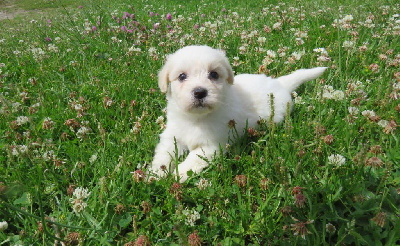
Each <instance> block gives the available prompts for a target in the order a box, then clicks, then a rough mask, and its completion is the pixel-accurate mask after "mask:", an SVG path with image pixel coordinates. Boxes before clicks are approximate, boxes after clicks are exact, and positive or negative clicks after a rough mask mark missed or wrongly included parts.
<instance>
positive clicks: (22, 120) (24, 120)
mask: <svg viewBox="0 0 400 246" xmlns="http://www.w3.org/2000/svg"><path fill="white" fill-rule="evenodd" d="M28 121H29V118H28V117H26V116H18V117H17V125H19V126H22V125H25V124H26V123H28Z"/></svg>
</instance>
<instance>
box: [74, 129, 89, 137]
mask: <svg viewBox="0 0 400 246" xmlns="http://www.w3.org/2000/svg"><path fill="white" fill-rule="evenodd" d="M89 132H90V128H87V127H85V126H82V127H81V128H79V130H78V131H77V132H76V137H77V138H79V139H82V138H84V137H85V136H86V134H87V133H89Z"/></svg>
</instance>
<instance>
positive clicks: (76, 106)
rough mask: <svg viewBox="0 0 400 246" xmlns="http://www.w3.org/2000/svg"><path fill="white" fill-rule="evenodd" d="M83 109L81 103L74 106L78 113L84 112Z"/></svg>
mask: <svg viewBox="0 0 400 246" xmlns="http://www.w3.org/2000/svg"><path fill="white" fill-rule="evenodd" d="M82 108H83V106H82V105H81V104H79V103H77V104H75V105H74V109H75V110H76V111H79V110H82Z"/></svg>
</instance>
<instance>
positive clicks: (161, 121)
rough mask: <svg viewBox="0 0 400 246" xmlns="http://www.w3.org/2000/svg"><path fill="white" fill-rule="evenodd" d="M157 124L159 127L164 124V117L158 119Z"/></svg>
mask: <svg viewBox="0 0 400 246" xmlns="http://www.w3.org/2000/svg"><path fill="white" fill-rule="evenodd" d="M156 124H157V125H161V124H164V117H163V116H162V115H161V116H159V117H158V118H157V120H156Z"/></svg>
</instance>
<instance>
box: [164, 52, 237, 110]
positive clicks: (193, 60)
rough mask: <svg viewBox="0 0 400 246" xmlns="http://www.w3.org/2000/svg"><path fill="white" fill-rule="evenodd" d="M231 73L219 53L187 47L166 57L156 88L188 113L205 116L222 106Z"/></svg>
mask: <svg viewBox="0 0 400 246" xmlns="http://www.w3.org/2000/svg"><path fill="white" fill-rule="evenodd" d="M229 84H233V71H232V68H231V66H230V65H229V61H228V59H227V58H226V56H225V54H224V53H223V51H221V50H216V49H212V48H210V47H208V46H187V47H184V48H182V49H180V50H178V51H176V52H175V53H173V54H172V55H169V56H168V57H167V61H166V63H165V65H164V67H163V68H162V69H161V71H160V73H159V79H158V85H159V87H160V89H161V91H162V92H163V93H167V97H168V100H173V101H174V103H176V105H177V106H178V107H179V108H180V109H181V110H184V111H185V112H187V113H193V114H205V113H209V112H211V111H212V110H214V109H216V108H218V107H219V106H220V105H221V103H223V100H224V96H225V88H226V87H227V86H229Z"/></svg>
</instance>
